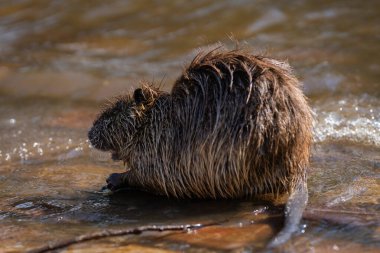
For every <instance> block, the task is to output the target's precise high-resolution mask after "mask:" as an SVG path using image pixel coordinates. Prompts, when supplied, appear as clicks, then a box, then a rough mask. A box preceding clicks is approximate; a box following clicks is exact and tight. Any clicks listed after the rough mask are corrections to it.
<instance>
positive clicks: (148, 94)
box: [88, 87, 157, 160]
mask: <svg viewBox="0 0 380 253" xmlns="http://www.w3.org/2000/svg"><path fill="white" fill-rule="evenodd" d="M156 95H157V93H156V92H155V91H154V90H153V89H151V88H149V87H143V88H138V89H136V90H135V91H134V93H133V96H130V95H125V96H120V97H118V98H116V101H115V102H113V103H111V104H110V105H108V106H106V108H105V109H104V110H103V112H102V113H101V114H100V115H99V116H98V118H97V119H96V120H95V121H94V124H93V126H92V128H91V129H90V131H89V132H88V139H89V140H90V143H91V145H92V146H93V147H95V148H97V149H99V150H102V151H110V152H111V153H112V158H113V159H114V160H124V159H123V153H124V150H125V148H126V147H128V144H129V143H130V141H131V139H132V137H133V135H134V134H135V133H136V131H137V129H138V128H139V127H140V125H141V122H142V120H143V119H144V116H145V112H146V110H147V109H148V108H149V107H150V106H151V105H152V104H153V102H154V99H155V97H156Z"/></svg>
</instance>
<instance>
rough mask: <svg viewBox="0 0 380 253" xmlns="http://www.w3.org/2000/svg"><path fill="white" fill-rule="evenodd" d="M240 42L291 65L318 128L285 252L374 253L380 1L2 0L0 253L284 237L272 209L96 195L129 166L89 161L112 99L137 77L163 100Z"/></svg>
mask: <svg viewBox="0 0 380 253" xmlns="http://www.w3.org/2000/svg"><path fill="white" fill-rule="evenodd" d="M231 37H232V38H235V39H236V40H238V41H240V42H241V44H248V45H250V46H252V47H253V48H254V50H255V51H256V52H259V53H262V52H265V53H267V54H269V55H272V56H274V57H277V58H280V59H288V60H289V62H290V63H291V65H292V66H294V68H295V71H296V73H297V74H298V76H299V78H300V79H301V80H302V81H303V82H304V90H305V92H306V94H307V95H308V96H309V98H310V103H311V105H312V107H313V110H314V112H315V115H316V123H315V144H314V147H313V157H312V166H311V168H310V170H309V193H310V201H309V207H308V210H307V211H306V213H305V219H304V220H303V222H302V224H301V227H300V230H299V232H298V233H297V234H296V235H295V236H294V238H293V239H292V240H291V241H289V242H288V243H287V244H286V245H285V246H284V249H287V250H288V251H289V252H336V251H338V252H378V251H379V250H380V227H379V225H380V214H379V213H380V197H379V196H380V99H379V98H380V61H379V59H380V53H379V52H380V2H379V1H371V0H369V1H343V0H342V1H334V2H332V1H306V0H298V1H292V3H291V4H289V3H286V2H285V1H278V2H276V3H274V2H273V1H272V3H270V1H233V2H232V1H215V2H213V1H194V2H189V1H168V2H166V3H163V2H158V1H134V2H132V1H121V0H119V1H118V0H113V1H97V0H94V1H84V0H83V1H70V0H68V1H47V0H33V1H32V0H29V1H27V0H24V1H2V2H1V3H0V245H1V246H0V252H23V251H25V250H29V249H32V248H35V247H38V246H41V245H43V244H45V243H47V242H49V241H50V242H53V241H57V240H62V239H66V238H72V237H73V236H75V235H80V234H84V233H89V232H94V231H99V230H101V229H105V228H121V227H134V226H139V225H147V224H186V223H194V222H195V223H199V222H201V223H202V222H203V223H207V222H219V223H220V224H221V226H219V227H217V228H209V229H208V228H205V229H204V230H200V231H198V233H195V232H189V233H188V234H183V233H171V234H155V233H151V234H149V233H148V234H143V235H141V236H125V237H115V238H110V239H105V240H100V241H96V242H92V243H85V244H80V245H76V246H72V247H69V248H68V249H66V250H65V252H74V251H75V252H101V251H105V250H107V251H112V250H113V251H115V252H116V251H117V249H119V250H123V251H125V252H127V251H128V250H130V251H133V250H134V251H140V252H142V251H145V252H150V251H152V250H153V251H156V252H157V250H158V249H161V250H162V251H165V252H171V251H185V252H215V251H226V250H227V251H228V250H232V251H234V252H245V251H246V252H249V251H251V250H255V249H262V248H263V247H264V245H265V243H266V242H268V240H269V239H270V237H271V236H273V234H274V233H275V231H277V230H278V228H279V215H280V213H281V212H280V211H279V210H277V209H276V208H274V207H269V206H268V204H266V203H252V202H251V201H174V200H167V199H162V198H158V197H154V196H150V195H147V194H142V193H136V192H127V193H125V195H123V196H120V195H119V196H103V195H100V194H99V193H97V190H98V189H100V187H101V186H102V185H103V184H104V179H105V178H106V177H107V175H108V174H109V173H111V172H116V171H121V170H122V166H120V164H117V163H113V162H111V161H110V157H109V155H108V154H103V153H100V152H98V151H95V150H92V149H91V148H89V144H88V142H87V137H86V135H87V129H88V128H89V127H90V125H91V123H92V120H93V118H94V117H95V115H96V113H97V112H98V110H99V108H100V105H101V103H102V102H103V101H105V99H106V98H107V97H110V96H114V95H117V94H120V93H122V92H128V91H130V90H132V89H133V88H134V87H136V86H138V84H139V80H142V79H145V80H148V81H152V80H154V81H156V82H161V83H162V84H163V87H164V88H165V89H167V90H168V89H170V87H171V84H172V83H173V80H174V79H175V78H176V77H177V76H178V75H179V74H180V72H181V70H182V68H183V66H185V64H186V63H187V62H188V61H189V60H190V59H191V58H192V57H193V56H194V54H195V53H196V52H197V50H198V49H199V48H201V49H205V48H209V47H215V45H216V44H217V43H218V42H223V43H225V44H226V45H228V46H230V47H234V42H232V41H231V40H230V39H229V38H231ZM261 211H263V212H261ZM194 233H195V234H194ZM218 238H219V239H218ZM86 250H87V251H86Z"/></svg>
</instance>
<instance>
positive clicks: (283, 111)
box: [89, 49, 312, 198]
mask: <svg viewBox="0 0 380 253" xmlns="http://www.w3.org/2000/svg"><path fill="white" fill-rule="evenodd" d="M311 125H312V116H311V111H310V108H309V106H308V103H307V101H306V99H305V97H304V95H303V93H302V92H301V90H300V83H299V81H298V80H297V79H296V78H295V77H294V75H293V74H292V71H291V69H290V67H289V66H288V64H286V63H283V62H279V61H276V60H273V59H271V58H267V57H263V56H255V55H251V54H249V53H248V52H246V51H244V50H234V51H226V50H224V49H216V50H213V51H211V52H208V53H204V52H201V53H199V54H198V55H197V56H196V57H195V59H194V60H193V61H192V62H191V64H190V65H189V66H188V67H187V68H186V69H185V70H184V72H183V74H182V75H181V76H180V77H179V78H178V79H177V81H176V82H175V84H174V86H173V88H172V91H171V92H170V93H167V92H162V91H159V90H158V89H156V88H154V87H153V86H151V85H143V86H142V87H141V89H138V90H136V91H135V94H134V95H133V96H130V95H126V96H122V97H119V98H117V100H116V102H114V103H112V104H111V105H109V106H108V107H107V109H105V110H104V111H103V112H102V114H101V115H100V116H99V117H98V119H97V120H96V121H95V122H94V126H93V128H92V129H91V131H90V132H89V139H90V141H91V143H92V145H93V146H94V147H95V148H98V149H101V150H104V151H111V152H112V153H113V154H114V155H115V156H116V157H118V158H119V159H121V160H123V161H125V162H126V165H127V169H128V172H127V173H125V176H124V178H123V179H124V183H125V185H127V186H131V187H135V188H140V189H144V190H147V191H150V192H153V193H156V194H162V195H167V196H173V197H179V198H183V197H189V198H239V197H244V196H252V195H253V196H260V195H263V194H273V195H278V194H280V193H284V192H288V193H290V192H291V191H292V190H293V189H294V187H295V186H296V185H297V184H298V183H299V182H300V181H302V182H305V177H306V176H305V170H306V168H307V167H308V165H309V150H310V145H311V139H312V134H311V132H312V130H311V127H312V126H311Z"/></svg>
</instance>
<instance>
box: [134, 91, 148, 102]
mask: <svg viewBox="0 0 380 253" xmlns="http://www.w3.org/2000/svg"><path fill="white" fill-rule="evenodd" d="M133 99H134V100H135V102H136V104H137V105H141V104H142V103H144V102H145V101H146V98H145V95H144V92H143V90H142V89H141V88H138V89H136V90H135V92H134V93H133Z"/></svg>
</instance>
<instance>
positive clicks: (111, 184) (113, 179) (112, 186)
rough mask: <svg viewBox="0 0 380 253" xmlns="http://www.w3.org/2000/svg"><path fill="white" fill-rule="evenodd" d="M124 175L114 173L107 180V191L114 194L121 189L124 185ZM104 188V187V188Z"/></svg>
mask: <svg viewBox="0 0 380 253" xmlns="http://www.w3.org/2000/svg"><path fill="white" fill-rule="evenodd" d="M123 176H124V173H112V174H111V175H110V176H109V177H108V178H107V180H106V182H107V186H105V187H106V188H107V189H109V190H111V191H112V192H115V191H117V190H118V189H120V188H121V187H122V186H123V184H124V180H123ZM103 188H104V187H103Z"/></svg>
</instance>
